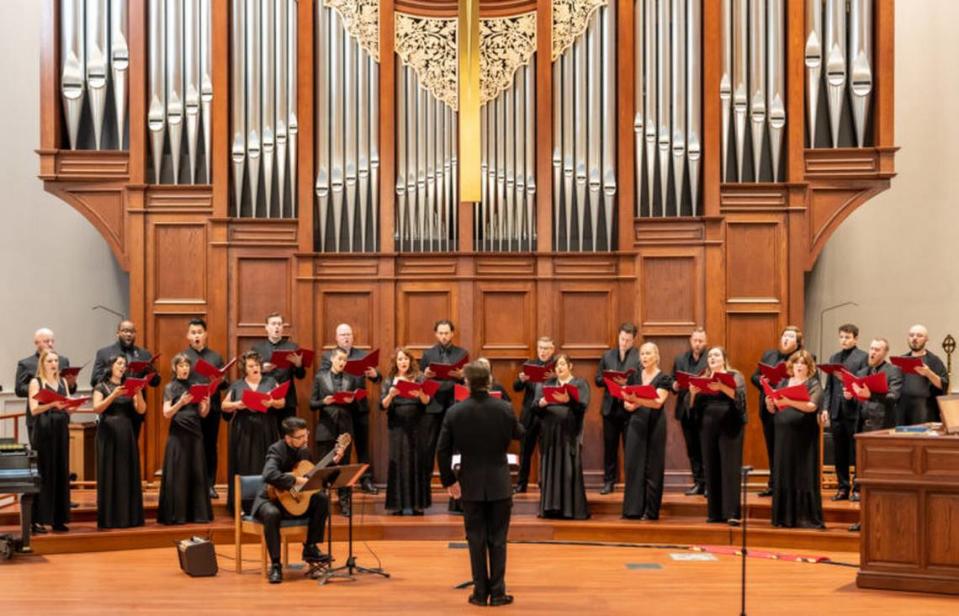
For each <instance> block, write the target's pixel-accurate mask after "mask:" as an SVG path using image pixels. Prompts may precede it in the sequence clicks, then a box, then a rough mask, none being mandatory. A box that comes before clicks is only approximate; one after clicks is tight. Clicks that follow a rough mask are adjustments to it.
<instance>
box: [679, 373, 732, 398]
mask: <svg viewBox="0 0 959 616" xmlns="http://www.w3.org/2000/svg"><path fill="white" fill-rule="evenodd" d="M710 383H719V384H721V385H725V386H726V387H731V388H733V389H736V377H735V376H733V375H732V374H731V373H729V372H717V373H715V374H714V375H713V376H712V377H703V376H691V377H689V384H690V385H692V386H694V387H697V388H698V389H699V390H700V392H702V393H706V394H707V395H716V394H718V393H720V392H719V391H718V390H717V391H713V390H712V389H711V388H710V387H709V384H710Z"/></svg>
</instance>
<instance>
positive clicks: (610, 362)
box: [595, 323, 641, 494]
mask: <svg viewBox="0 0 959 616" xmlns="http://www.w3.org/2000/svg"><path fill="white" fill-rule="evenodd" d="M637 333H639V330H638V329H637V328H636V326H635V325H633V324H632V323H622V324H621V325H620V326H619V332H618V334H617V337H616V348H615V349H609V350H608V351H606V352H605V353H603V356H602V357H601V358H600V360H599V367H597V369H596V379H595V381H596V386H597V387H601V388H602V389H603V405H602V407H601V413H602V415H603V487H602V489H600V491H599V493H600V494H609V493H610V492H612V491H613V488H614V486H615V485H616V480H617V479H618V478H619V442H620V441H622V442H623V448H624V449H625V447H626V426H627V424H629V417H630V414H629V413H627V412H626V409H625V407H624V406H623V401H622V400H620V399H619V398H614V397H613V395H612V394H610V393H609V390H607V389H606V379H605V376H604V373H605V372H606V371H607V370H613V371H616V372H622V373H628V372H629V371H630V370H632V371H633V372H636V371H638V370H640V369H641V366H640V365H639V351H638V350H636V347H635V346H634V343H635V341H636V334H637ZM613 380H614V381H616V382H617V384H618V385H620V386H623V385H626V382H627V381H628V380H629V376H625V377H616V378H614V379H613Z"/></svg>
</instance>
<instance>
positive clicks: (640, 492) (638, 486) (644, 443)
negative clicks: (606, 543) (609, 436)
mask: <svg viewBox="0 0 959 616" xmlns="http://www.w3.org/2000/svg"><path fill="white" fill-rule="evenodd" d="M630 384H634V385H640V384H642V371H639V372H637V373H635V374H633V376H632V377H631V378H630ZM647 384H648V385H652V386H653V387H655V388H656V389H665V390H667V391H668V390H669V389H670V388H671V387H672V386H673V377H671V376H670V375H668V374H666V373H665V372H660V373H659V374H657V375H656V376H655V377H654V378H653V380H652V381H650V382H649V383H647ZM664 406H665V405H664ZM627 412H629V411H627ZM664 412H665V411H664V409H663V408H658V409H650V408H646V407H639V408H637V409H636V410H635V411H633V412H632V413H631V415H630V418H629V423H628V424H627V426H626V449H625V450H624V455H623V458H624V464H625V467H624V471H625V474H626V486H625V488H624V490H623V517H624V518H639V517H642V516H646V517H647V518H649V519H650V520H656V519H658V518H659V508H660V505H662V503H663V478H664V476H665V473H666V418H665V417H664V416H663V413H664Z"/></svg>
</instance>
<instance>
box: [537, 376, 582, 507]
mask: <svg viewBox="0 0 959 616" xmlns="http://www.w3.org/2000/svg"><path fill="white" fill-rule="evenodd" d="M558 384H559V381H557V380H556V379H550V380H549V381H546V382H545V383H540V384H538V385H537V386H536V400H539V399H540V398H542V397H543V387H549V386H556V385H558ZM570 384H572V385H573V386H574V387H576V389H577V390H578V391H579V401H578V402H577V401H576V400H573V399H572V397H571V398H570V400H569V402H567V403H566V404H549V405H547V406H545V407H542V406H539V404H537V405H536V406H535V407H534V409H535V411H536V413H537V414H538V415H539V417H540V421H541V422H542V432H541V434H540V441H539V459H540V464H539V487H540V493H539V514H540V515H541V516H543V517H552V518H568V519H576V520H585V519H586V518H588V517H589V505H588V503H587V501H586V485H585V482H584V480H583V455H582V453H583V444H582V435H583V415H585V413H586V409H587V408H588V407H589V394H590V391H589V384H588V383H586V381H584V380H583V379H581V378H573V379H572V380H571V381H570Z"/></svg>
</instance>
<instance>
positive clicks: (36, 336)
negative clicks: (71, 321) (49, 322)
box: [14, 327, 77, 447]
mask: <svg viewBox="0 0 959 616" xmlns="http://www.w3.org/2000/svg"><path fill="white" fill-rule="evenodd" d="M55 345H56V337H55V336H54V335H53V330H51V329H49V328H47V327H41V328H40V329H38V330H37V331H35V332H34V333H33V346H34V347H35V348H36V351H34V353H33V355H30V356H29V357H24V358H23V359H21V360H20V361H18V362H17V375H16V377H14V393H16V394H17V397H18V398H27V397H28V396H29V389H30V379H32V378H33V377H35V376H37V362H38V361H40V353H42V352H43V351H46V350H51V351H52V350H53V347H54V346H55ZM69 367H70V360H69V359H67V358H66V356H64V355H60V370H61V371H62V370H63V369H64V368H69ZM65 379H66V381H67V386H68V387H69V388H70V393H71V394H72V393H73V392H75V391H76V390H77V377H76V376H68V377H65ZM26 412H27V438H28V439H29V441H30V446H31V447H32V446H33V416H32V415H31V414H30V403H29V401H28V402H27V408H26Z"/></svg>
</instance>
